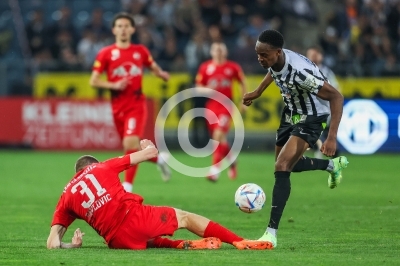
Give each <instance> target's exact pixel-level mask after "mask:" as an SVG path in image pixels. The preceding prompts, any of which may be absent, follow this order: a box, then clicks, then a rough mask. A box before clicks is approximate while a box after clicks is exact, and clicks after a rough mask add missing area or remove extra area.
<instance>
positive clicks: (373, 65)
mask: <svg viewBox="0 0 400 266" xmlns="http://www.w3.org/2000/svg"><path fill="white" fill-rule="evenodd" d="M48 1H50V0H48ZM75 1H79V2H85V5H84V6H86V7H88V8H87V10H84V11H86V12H89V10H92V13H91V18H90V21H89V23H88V24H86V25H85V26H83V27H82V28H76V27H75V26H74V25H78V24H79V23H77V24H74V23H75V21H73V20H72V18H75V17H77V14H78V13H76V14H75V13H74V14H72V13H71V10H70V9H69V7H68V6H71V7H72V6H73V7H74V9H73V10H75V5H70V4H71V3H72V2H69V1H62V2H65V4H66V6H64V7H62V8H60V9H59V10H50V9H48V8H47V7H46V9H43V10H42V9H40V8H38V9H36V10H33V11H32V10H26V9H24V8H22V9H21V11H22V13H23V16H29V17H28V18H27V24H26V26H25V29H26V35H27V39H28V42H29V47H30V49H31V52H32V58H33V64H34V66H38V67H39V69H42V70H68V69H73V70H77V69H86V70H87V69H90V68H91V65H92V63H93V60H94V56H95V54H96V53H97V52H98V51H99V49H101V48H102V47H103V46H105V45H107V44H108V41H109V40H108V38H109V37H110V36H111V31H110V30H109V27H108V25H106V24H105V23H104V22H105V21H106V20H107V19H109V15H110V14H109V13H113V12H116V11H117V10H109V9H108V8H107V10H103V9H102V8H100V7H99V5H98V3H97V2H96V1H93V0H75ZM110 1H111V0H110ZM316 1H317V0H120V3H121V5H120V8H121V9H123V10H125V11H127V12H130V13H132V14H133V15H134V17H135V21H136V24H137V27H136V30H137V32H136V34H135V35H134V36H133V38H134V42H137V43H142V44H144V45H146V46H148V47H149V49H150V50H151V52H152V53H153V55H154V56H155V57H156V58H157V59H159V61H160V64H162V66H163V67H164V68H166V69H168V70H171V71H174V70H180V71H187V69H189V71H190V72H191V73H192V74H193V73H195V72H196V70H197V66H198V64H199V63H201V62H202V61H203V60H205V59H206V58H208V49H209V48H208V43H209V42H212V41H221V40H223V41H224V42H225V43H226V44H227V45H228V46H229V47H230V50H231V51H232V53H231V55H230V56H231V57H233V58H234V60H235V61H238V62H240V63H241V64H242V67H243V69H244V70H245V71H246V72H247V73H251V72H259V71H262V69H260V68H259V67H258V66H257V65H254V64H252V63H251V62H249V61H250V60H249V58H254V56H255V55H254V45H255V41H256V40H257V37H258V35H259V34H260V32H262V31H263V30H265V29H266V28H272V29H277V30H279V31H280V32H284V31H285V28H287V27H293V25H286V24H285V23H287V20H285V17H287V15H290V16H292V17H295V18H297V19H301V20H307V21H311V22H315V21H317V19H318V14H317V12H316V9H315V7H314V3H316ZM21 3H22V2H21ZM35 3H42V4H43V3H46V1H41V0H39V1H37V2H35ZM335 3H336V4H335V8H334V9H333V10H332V12H331V13H330V14H327V15H325V14H324V17H326V21H323V23H322V24H323V25H321V27H322V30H321V31H320V34H321V35H320V36H319V44H320V45H321V46H322V48H323V50H324V51H325V60H324V63H325V64H326V65H327V66H329V67H330V68H332V69H333V70H334V71H335V73H337V74H338V75H343V76H346V75H354V76H390V75H393V74H394V73H396V71H398V70H399V61H400V1H399V0H336V1H335ZM318 4H319V5H322V4H324V5H325V4H329V1H324V3H321V2H320V3H318ZM67 5H68V6H67ZM35 6H36V7H38V5H35ZM100 6H103V8H104V5H100ZM44 10H45V11H46V12H49V13H48V14H46V13H44V12H43V11H44ZM81 11H82V10H75V11H74V12H81ZM106 11H107V12H106ZM103 12H104V14H103ZM328 12H329V11H328ZM45 16H48V17H49V18H52V20H53V21H52V23H50V25H49V26H48V25H46V22H45V20H44V17H45ZM85 20H86V18H85ZM310 34H311V35H310V36H312V33H310ZM15 39H16V37H15V36H13V30H12V29H10V28H9V26H8V25H7V24H6V23H4V21H2V20H0V56H1V55H4V54H5V53H6V52H7V51H9V49H10V43H11V41H13V40H15ZM17 41H18V40H17ZM285 45H286V46H287V47H288V48H291V49H293V50H295V51H298V52H301V51H304V49H305V47H302V46H301V43H287V44H285ZM174 46H175V47H174ZM12 48H13V49H14V50H16V51H17V53H12V54H11V53H8V55H12V56H17V57H18V56H20V55H19V54H18V49H20V48H19V46H15V47H12ZM185 66H186V67H185Z"/></svg>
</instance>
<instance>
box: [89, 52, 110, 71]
mask: <svg viewBox="0 0 400 266" xmlns="http://www.w3.org/2000/svg"><path fill="white" fill-rule="evenodd" d="M106 68H107V52H106V50H104V49H103V50H100V52H99V53H98V54H97V56H96V59H95V60H94V63H93V67H92V71H97V72H99V73H102V72H103V71H104V70H105V69H106Z"/></svg>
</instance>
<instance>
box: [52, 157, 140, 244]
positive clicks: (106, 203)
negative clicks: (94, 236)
mask: <svg viewBox="0 0 400 266" xmlns="http://www.w3.org/2000/svg"><path fill="white" fill-rule="evenodd" d="M129 167H130V156H129V155H125V156H122V157H118V158H114V159H110V160H108V161H105V162H103V163H97V164H91V165H89V166H88V167H86V168H85V169H83V170H82V171H79V172H78V173H76V175H75V176H74V177H73V178H72V180H71V181H70V182H69V183H68V184H67V185H66V186H65V188H64V191H63V194H62V195H61V198H60V200H59V202H58V204H57V207H56V210H55V212H54V216H53V221H52V223H51V225H52V226H53V225H55V224H59V225H62V226H64V227H66V228H67V227H68V226H69V225H70V224H71V223H72V222H73V221H74V220H75V219H82V220H85V221H86V222H87V223H88V224H89V225H90V226H91V227H92V228H93V229H95V230H96V231H97V233H98V234H99V235H101V236H102V237H103V238H104V239H105V240H106V241H107V242H109V241H110V240H111V239H112V237H113V236H114V234H115V233H116V232H117V231H118V228H119V225H120V224H121V223H122V221H123V219H124V217H125V215H126V214H127V213H128V212H129V210H130V208H131V206H133V204H134V203H142V201H143V198H142V197H141V196H139V195H135V194H132V193H127V192H125V190H124V188H123V187H122V185H121V182H120V179H119V177H118V174H119V173H120V172H122V171H124V170H125V169H127V168H129Z"/></svg>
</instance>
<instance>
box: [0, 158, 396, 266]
mask: <svg viewBox="0 0 400 266" xmlns="http://www.w3.org/2000/svg"><path fill="white" fill-rule="evenodd" d="M82 154H83V153H78V152H35V151H13V152H11V151H0V176H1V185H0V206H1V207H0V208H1V215H0V265H15V264H19V265H74V266H75V265H399V264H400V256H399V250H400V237H399V236H400V233H399V232H400V229H399V225H400V223H399V222H400V220H399V217H400V208H399V206H400V193H399V188H400V174H399V172H400V166H399V163H400V161H399V156H398V155H395V154H392V155H390V154H388V155H373V156H355V155H349V156H348V159H349V161H350V164H349V167H348V168H347V169H346V170H345V171H344V178H343V181H342V184H340V186H339V187H338V188H336V189H333V190H331V189H329V188H328V186H327V176H328V174H327V173H326V172H323V171H314V172H304V173H294V174H292V177H291V180H292V192H291V197H290V199H289V202H288V204H287V207H286V210H285V212H284V215H283V218H282V222H281V226H280V230H279V235H278V236H279V238H278V248H277V249H275V250H272V251H271V250H267V251H249V250H243V251H240V250H236V249H234V248H233V247H232V246H230V245H228V244H224V245H223V247H222V249H220V250H210V251H186V250H167V249H151V250H145V251H129V250H109V249H108V248H107V247H106V246H105V245H104V244H103V241H102V238H101V237H99V236H98V235H97V234H96V232H95V231H94V230H92V229H91V228H90V227H89V226H87V225H86V224H84V223H83V222H82V221H76V222H74V223H73V224H72V226H71V227H70V229H69V230H68V231H67V233H66V236H65V240H66V241H70V239H71V237H72V232H73V230H72V229H75V228H77V227H80V228H81V229H82V231H84V232H85V233H86V235H85V237H84V243H83V247H82V248H81V249H75V250H47V249H46V239H47V236H48V233H49V228H50V227H49V225H50V221H51V218H52V213H53V211H54V207H55V204H56V202H57V200H58V198H59V196H60V194H61V192H62V190H63V187H64V185H65V184H66V183H67V182H68V180H69V179H70V178H71V176H72V175H73V165H74V162H75V160H76V158H77V157H78V156H80V155H82ZM93 155H95V156H97V157H98V158H99V159H100V160H105V159H108V158H109V157H114V156H118V155H119V154H118V153H117V152H109V153H100V152H97V153H93ZM175 156H176V157H177V158H179V159H180V160H181V161H184V162H186V163H188V164H190V165H199V166H200V165H201V166H206V165H207V164H208V163H209V161H210V158H201V159H198V158H191V157H189V156H186V155H184V154H183V153H176V154H175ZM273 165H274V159H273V155H272V154H268V153H241V154H240V156H239V177H238V179H237V180H235V181H230V180H229V179H228V178H227V175H226V171H225V172H223V173H222V175H221V177H220V180H219V181H218V182H217V183H216V184H212V183H209V182H207V181H206V180H204V179H203V178H193V177H186V176H182V175H181V174H179V173H176V172H174V173H173V177H172V180H171V181H170V182H169V183H163V182H162V181H161V178H160V176H159V173H158V171H157V170H156V168H155V166H154V165H153V164H151V163H143V164H142V165H141V166H140V168H139V172H138V176H137V178H136V183H135V186H134V191H135V192H136V193H139V194H141V195H142V196H143V197H144V198H145V203H148V204H156V205H169V206H174V207H177V208H181V209H184V210H187V211H191V212H195V213H198V214H201V215H204V216H206V217H208V218H210V219H212V220H215V221H217V222H219V223H221V224H222V225H225V226H227V227H228V228H230V229H232V230H233V231H235V232H236V233H238V234H240V235H242V236H243V237H245V238H249V239H257V238H258V237H259V236H261V234H262V233H263V231H264V229H265V226H266V222H267V219H268V217H269V206H270V198H271V195H270V194H271V191H272V186H273V179H274V178H273ZM246 182H254V183H257V184H259V185H260V186H261V187H263V188H264V190H265V192H266V195H267V202H266V206H265V207H264V209H263V210H261V211H260V212H258V213H254V214H245V213H242V212H240V211H239V210H238V209H237V208H236V207H235V204H234V199H233V197H234V193H235V190H236V189H237V188H238V187H239V185H241V184H243V183H246ZM289 221H290V222H289ZM174 238H176V239H177V238H185V239H192V238H194V239H196V238H197V237H196V236H194V235H192V234H191V233H190V232H187V231H185V230H180V231H178V232H177V233H176V234H175V236H174Z"/></svg>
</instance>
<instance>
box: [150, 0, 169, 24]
mask: <svg viewBox="0 0 400 266" xmlns="http://www.w3.org/2000/svg"><path fill="white" fill-rule="evenodd" d="M173 13H174V0H154V1H153V3H152V4H151V5H149V15H150V16H151V17H152V18H153V19H154V23H155V25H156V27H157V29H159V30H163V29H164V27H169V26H171V25H172V21H173V15H172V14H173Z"/></svg>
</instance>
